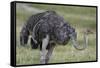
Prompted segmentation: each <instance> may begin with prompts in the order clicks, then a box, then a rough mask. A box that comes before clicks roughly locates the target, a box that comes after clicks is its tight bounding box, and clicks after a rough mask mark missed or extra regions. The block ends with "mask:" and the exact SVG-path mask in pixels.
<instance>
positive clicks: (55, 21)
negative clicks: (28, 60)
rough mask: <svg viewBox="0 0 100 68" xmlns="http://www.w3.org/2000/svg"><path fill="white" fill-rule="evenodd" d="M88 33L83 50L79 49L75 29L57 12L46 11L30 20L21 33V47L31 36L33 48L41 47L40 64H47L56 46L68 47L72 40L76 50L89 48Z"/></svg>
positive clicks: (85, 35) (85, 33)
mask: <svg viewBox="0 0 100 68" xmlns="http://www.w3.org/2000/svg"><path fill="white" fill-rule="evenodd" d="M88 33H90V31H86V32H84V43H85V44H84V45H83V48H79V47H78V43H77V33H76V32H75V29H74V28H73V27H71V26H70V25H69V23H68V22H66V21H65V20H64V19H63V17H61V16H59V15H58V14H57V13H56V12H54V11H46V12H43V13H39V14H36V15H33V16H31V17H30V18H29V20H28V22H27V23H26V24H25V25H24V26H23V28H22V30H21V32H20V42H21V45H25V44H27V41H28V37H29V35H31V36H32V38H31V45H32V48H33V49H36V48H38V47H40V54H41V57H40V63H41V64H46V63H48V61H49V59H50V57H51V55H52V52H53V49H54V47H55V45H56V44H62V45H66V44H67V43H68V42H69V40H71V41H72V44H73V46H74V47H75V48H76V49H78V50H83V49H85V48H86V46H87V34H88ZM47 51H48V52H47Z"/></svg>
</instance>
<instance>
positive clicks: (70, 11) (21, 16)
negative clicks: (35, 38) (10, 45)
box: [16, 4, 96, 65]
mask: <svg viewBox="0 0 100 68" xmlns="http://www.w3.org/2000/svg"><path fill="white" fill-rule="evenodd" d="M46 10H54V11H56V12H57V13H58V14H59V15H61V16H63V17H64V19H65V20H66V21H68V22H69V23H70V24H71V26H73V27H74V28H75V29H76V31H77V33H78V41H79V43H80V44H83V42H82V41H83V38H82V35H83V34H82V31H83V30H86V29H91V30H92V31H93V32H94V34H92V35H89V43H88V44H89V45H88V48H87V49H85V50H83V51H78V50H76V49H75V48H74V47H73V46H72V44H71V42H69V43H68V44H67V45H66V46H62V45H57V46H56V47H55V49H54V51H53V55H52V58H51V60H50V62H49V63H61V62H80V61H94V60H96V8H94V7H78V6H77V7H76V6H56V5H52V6H50V5H36V4H31V5H26V4H17V12H16V13H17V17H16V18H17V23H16V24H17V25H16V26H17V27H16V33H17V34H16V35H17V37H16V39H17V40H16V63H17V65H27V64H39V63H40V51H39V50H38V49H37V50H34V49H31V47H30V44H29V42H30V40H29V41H28V44H27V46H26V47H22V46H21V45H20V41H19V40H20V38H19V33H20V30H21V28H22V26H23V24H24V23H26V21H27V20H28V18H29V17H30V16H31V15H32V14H36V13H39V12H43V11H46Z"/></svg>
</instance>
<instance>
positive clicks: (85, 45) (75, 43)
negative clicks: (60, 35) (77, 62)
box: [71, 33, 88, 50]
mask: <svg viewBox="0 0 100 68" xmlns="http://www.w3.org/2000/svg"><path fill="white" fill-rule="evenodd" d="M71 39H72V43H73V46H74V47H75V48H76V49H77V50H84V49H85V48H86V47H87V45H88V37H87V34H86V33H84V35H83V45H82V47H80V45H79V43H78V41H77V40H75V39H74V38H73V37H71Z"/></svg>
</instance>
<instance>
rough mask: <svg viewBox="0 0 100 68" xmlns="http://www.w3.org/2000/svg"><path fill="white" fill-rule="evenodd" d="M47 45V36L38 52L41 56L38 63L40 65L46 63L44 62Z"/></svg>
mask: <svg viewBox="0 0 100 68" xmlns="http://www.w3.org/2000/svg"><path fill="white" fill-rule="evenodd" d="M48 43H49V36H48V35H46V37H45V38H44V39H43V40H42V50H41V52H40V55H41V58H40V63H41V64H45V63H46V62H45V60H46V54H47V52H46V47H47V45H48Z"/></svg>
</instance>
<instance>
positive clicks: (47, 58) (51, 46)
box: [45, 44, 55, 63]
mask: <svg viewBox="0 0 100 68" xmlns="http://www.w3.org/2000/svg"><path fill="white" fill-rule="evenodd" d="M49 45H50V48H49V49H48V52H47V55H46V60H45V61H46V63H48V61H49V59H50V57H51V55H52V52H53V49H54V47H55V44H49Z"/></svg>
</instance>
